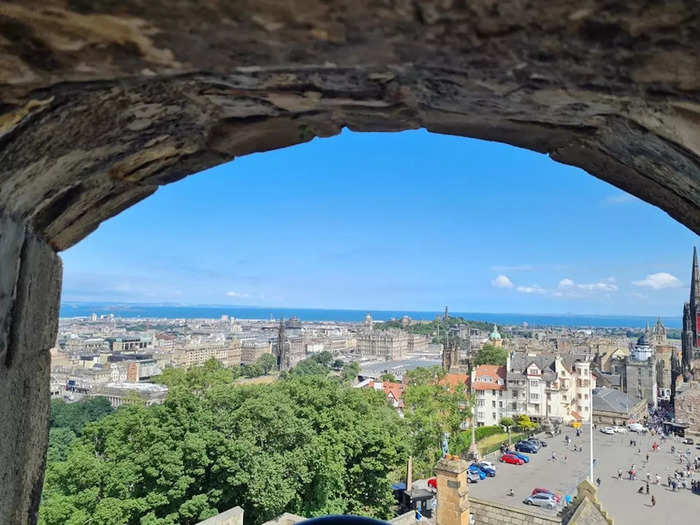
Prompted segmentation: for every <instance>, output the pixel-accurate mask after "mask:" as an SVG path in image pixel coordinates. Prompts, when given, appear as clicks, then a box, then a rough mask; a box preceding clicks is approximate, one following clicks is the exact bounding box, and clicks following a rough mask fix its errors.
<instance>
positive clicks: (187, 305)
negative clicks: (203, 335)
mask: <svg viewBox="0 0 700 525" xmlns="http://www.w3.org/2000/svg"><path fill="white" fill-rule="evenodd" d="M71 304H74V305H110V306H118V305H125V306H142V307H143V306H169V307H180V308H197V307H199V308H251V309H257V310H265V309H277V310H295V309H297V310H340V311H347V312H365V313H370V312H373V311H374V312H404V313H405V314H410V313H431V314H433V313H435V314H440V313H443V312H444V310H443V309H440V310H412V309H403V308H342V307H333V308H325V307H315V306H313V307H309V306H269V305H266V306H257V305H248V304H234V305H231V304H216V303H172V302H130V301H61V305H60V306H61V307H63V306H66V307H70V305H71ZM448 308H449V305H448ZM453 313H454V314H486V315H519V316H527V315H533V316H556V317H667V318H675V317H678V318H680V317H682V316H681V315H680V314H677V315H676V314H658V313H657V314H629V313H615V314H592V313H573V312H566V313H554V312H539V313H524V312H477V311H473V312H469V311H459V310H454V311H453Z"/></svg>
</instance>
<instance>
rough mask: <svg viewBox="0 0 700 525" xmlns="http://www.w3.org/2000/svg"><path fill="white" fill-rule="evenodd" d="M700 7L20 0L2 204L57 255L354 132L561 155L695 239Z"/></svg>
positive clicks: (6, 21)
mask: <svg viewBox="0 0 700 525" xmlns="http://www.w3.org/2000/svg"><path fill="white" fill-rule="evenodd" d="M698 41H700V3H698V2H692V1H687V0H685V1H684V0H669V1H668V2H659V3H655V2H648V1H646V0H629V1H626V2H607V1H605V0H575V1H574V0H564V1H561V2H557V3H556V4H555V5H553V4H551V3H546V2H544V3H532V2H529V1H526V0H508V1H495V0H477V1H470V2H462V1H457V0H434V1H431V0H296V1H295V2H286V1H275V0H266V1H258V0H239V1H233V2H219V1H207V2H204V3H203V2H200V1H196V0H183V1H179V2H171V1H168V0H125V1H122V2H88V1H84V0H16V1H10V2H3V3H2V5H0V209H5V210H6V213H8V214H10V215H12V216H13V217H15V218H17V219H26V220H28V221H30V222H31V224H32V225H33V228H34V230H35V231H36V232H37V233H39V234H41V235H42V236H43V237H44V238H45V239H47V240H48V241H49V242H50V243H51V245H52V246H53V247H54V248H55V249H57V250H62V249H65V248H67V247H69V246H71V245H72V244H74V243H76V242H78V241H79V240H80V239H82V238H83V237H84V236H85V235H87V234H88V233H89V232H90V231H92V230H93V229H94V228H96V227H97V226H98V225H99V224H100V222H101V221H103V220H105V219H106V218H108V217H111V216H113V215H115V214H117V213H119V212H120V211H121V210H123V209H125V208H126V207H128V206H130V205H131V204H133V203H135V202H137V201H138V200H140V199H143V198H145V197H147V196H148V195H150V194H152V193H153V192H154V191H155V190H156V189H157V188H158V186H159V185H161V184H166V183H169V182H172V181H175V180H178V179H180V178H182V177H184V176H187V175H189V174H191V173H195V172H197V171H199V170H202V169H204V168H208V167H211V166H213V165H215V164H219V163H222V162H225V161H227V160H231V159H233V158H234V157H235V156H238V155H245V154H247V153H251V152H255V151H265V150H268V149H273V148H279V147H283V146H288V145H291V144H297V143H300V142H305V141H308V140H310V139H312V138H313V137H316V136H318V137H327V136H331V135H334V134H337V133H338V132H339V131H340V129H342V127H344V126H347V127H349V128H351V129H354V130H360V131H363V130H366V131H378V130H380V131H398V130H404V129H412V128H417V127H421V126H422V127H425V128H427V129H429V130H431V131H435V132H438V133H449V134H454V135H463V136H470V137H479V138H483V139H489V140H498V141H502V142H507V143H509V144H514V145H517V146H522V147H525V148H530V149H533V150H536V151H540V152H543V153H548V154H549V155H550V156H551V157H552V158H553V159H555V160H558V161H561V162H564V163H568V164H574V165H577V166H580V167H582V168H583V169H585V170H588V171H589V172H591V173H592V174H594V175H596V176H597V177H600V178H602V179H604V180H607V181H608V182H610V183H612V184H614V185H616V186H618V187H620V188H622V189H624V190H627V191H629V192H631V193H633V194H635V195H637V196H639V197H641V198H642V199H645V200H647V201H649V202H651V203H652V204H655V205H657V206H660V207H661V208H663V209H664V210H666V211H667V212H668V213H670V214H671V215H672V216H673V217H675V218H676V219H677V220H679V221H681V222H683V223H684V224H686V225H687V226H688V227H690V228H691V229H694V230H695V231H696V232H700V75H698V74H697V72H698V71H699V70H700V53H699V52H698Z"/></svg>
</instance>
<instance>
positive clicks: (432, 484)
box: [428, 478, 437, 490]
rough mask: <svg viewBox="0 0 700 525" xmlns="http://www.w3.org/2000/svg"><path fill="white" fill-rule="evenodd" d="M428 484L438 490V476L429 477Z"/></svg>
mask: <svg viewBox="0 0 700 525" xmlns="http://www.w3.org/2000/svg"><path fill="white" fill-rule="evenodd" d="M428 486H429V487H432V488H434V489H435V490H437V478H430V479H428Z"/></svg>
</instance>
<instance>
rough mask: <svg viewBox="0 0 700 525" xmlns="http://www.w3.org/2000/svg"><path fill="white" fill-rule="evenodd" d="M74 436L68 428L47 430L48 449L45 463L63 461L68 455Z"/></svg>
mask: <svg viewBox="0 0 700 525" xmlns="http://www.w3.org/2000/svg"><path fill="white" fill-rule="evenodd" d="M76 437H78V436H76V434H75V432H73V431H72V430H71V429H70V428H66V427H56V428H52V429H50V430H49V449H48V451H47V453H46V461H48V462H49V463H51V462H56V461H63V460H65V459H66V456H67V455H68V451H69V450H70V447H71V445H72V444H73V441H75V438H76Z"/></svg>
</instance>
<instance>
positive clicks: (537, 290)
mask: <svg viewBox="0 0 700 525" xmlns="http://www.w3.org/2000/svg"><path fill="white" fill-rule="evenodd" d="M515 290H516V291H518V292H520V293H534V294H545V293H547V290H545V289H544V288H542V287H541V286H539V285H537V284H532V285H530V286H518V287H517V288H516V289H515Z"/></svg>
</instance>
